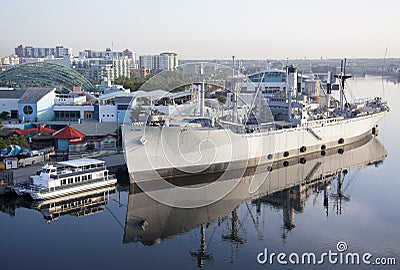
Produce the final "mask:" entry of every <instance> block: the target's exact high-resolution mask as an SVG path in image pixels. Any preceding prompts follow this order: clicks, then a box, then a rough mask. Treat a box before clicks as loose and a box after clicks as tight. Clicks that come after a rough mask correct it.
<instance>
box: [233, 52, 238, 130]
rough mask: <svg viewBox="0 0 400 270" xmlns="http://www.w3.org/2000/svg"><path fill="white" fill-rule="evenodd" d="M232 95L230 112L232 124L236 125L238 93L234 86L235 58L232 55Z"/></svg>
mask: <svg viewBox="0 0 400 270" xmlns="http://www.w3.org/2000/svg"><path fill="white" fill-rule="evenodd" d="M232 94H233V111H232V122H233V123H235V124H236V123H237V122H238V121H237V120H238V112H237V110H238V93H237V87H236V85H235V56H234V55H232Z"/></svg>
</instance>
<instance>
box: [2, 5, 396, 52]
mask: <svg viewBox="0 0 400 270" xmlns="http://www.w3.org/2000/svg"><path fill="white" fill-rule="evenodd" d="M14 3H15V2H11V1H3V2H2V3H1V4H0V8H1V10H2V11H3V14H2V15H3V23H2V24H0V35H1V36H2V37H3V38H2V42H1V44H0V55H1V56H3V57H4V56H8V55H10V54H13V53H14V48H15V47H17V46H18V45H20V44H25V45H32V46H34V47H55V46H58V45H63V46H65V47H70V48H72V49H73V55H78V52H79V51H83V50H85V49H93V50H104V49H105V48H111V47H113V48H114V50H120V51H122V50H124V49H126V48H128V49H130V50H133V51H135V52H137V54H138V55H144V54H158V53H161V52H164V51H172V52H177V53H178V54H179V55H180V58H181V59H229V58H230V57H231V55H233V54H234V55H236V56H237V57H238V59H286V58H290V59H304V58H307V59H319V58H320V57H323V58H343V57H348V58H383V57H384V56H385V52H386V49H387V57H400V39H399V38H398V37H397V34H398V33H399V30H398V29H397V20H396V16H397V14H396V12H397V10H399V8H400V3H398V2H397V1H392V0H382V1H379V3H378V2H372V1H371V2H368V1H359V0H356V1H344V0H338V1H335V4H334V5H333V4H330V5H328V3H326V2H325V1H316V0H309V1H302V2H299V1H283V2H282V1H280V2H276V1H275V2H272V1H262V0H254V1H250V2H248V3H246V4H244V2H243V1H225V0H223V1H214V2H213V1H210V0H204V1H201V2H198V3H197V2H196V3H190V2H188V1H181V0H171V1H168V2H163V1H152V2H150V3H147V2H146V3H145V2H143V1H118V0H117V1H114V2H112V3H109V2H106V1H84V2H78V1H75V0H72V1H70V2H68V3H69V4H68V6H63V7H62V8H61V9H60V8H58V7H57V6H54V2H52V1H48V0H41V1H35V2H32V1H25V0H22V1H20V2H19V6H18V9H16V7H15V4H14ZM57 8H58V9H57Z"/></svg>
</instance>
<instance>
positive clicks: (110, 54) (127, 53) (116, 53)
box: [79, 48, 136, 60]
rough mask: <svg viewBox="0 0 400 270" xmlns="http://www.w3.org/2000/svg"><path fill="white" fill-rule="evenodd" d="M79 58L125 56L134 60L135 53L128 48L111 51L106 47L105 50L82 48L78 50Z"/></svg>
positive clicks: (115, 57) (116, 57) (117, 57)
mask: <svg viewBox="0 0 400 270" xmlns="http://www.w3.org/2000/svg"><path fill="white" fill-rule="evenodd" d="M79 57H80V58H114V59H119V58H124V57H127V58H129V59H132V60H136V53H135V52H132V51H130V50H128V49H125V50H124V51H120V52H119V51H112V50H111V49H110V48H107V49H106V50H105V51H93V50H84V51H81V52H79Z"/></svg>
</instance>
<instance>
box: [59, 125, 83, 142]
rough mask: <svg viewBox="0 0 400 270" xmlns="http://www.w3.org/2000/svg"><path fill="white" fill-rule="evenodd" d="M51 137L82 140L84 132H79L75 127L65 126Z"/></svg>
mask: <svg viewBox="0 0 400 270" xmlns="http://www.w3.org/2000/svg"><path fill="white" fill-rule="evenodd" d="M53 138H54V139H64V140H74V139H78V140H82V139H83V138H85V134H83V133H81V132H79V131H78V130H77V129H75V128H73V127H71V126H66V127H65V128H63V129H61V130H59V131H57V132H56V133H54V134H53Z"/></svg>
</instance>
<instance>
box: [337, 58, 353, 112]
mask: <svg viewBox="0 0 400 270" xmlns="http://www.w3.org/2000/svg"><path fill="white" fill-rule="evenodd" d="M346 62H347V59H346V58H345V59H344V61H343V60H342V61H341V62H340V75H335V78H338V79H339V81H340V84H339V85H340V113H343V112H344V85H345V82H346V80H347V79H349V78H351V77H352V76H351V75H346Z"/></svg>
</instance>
